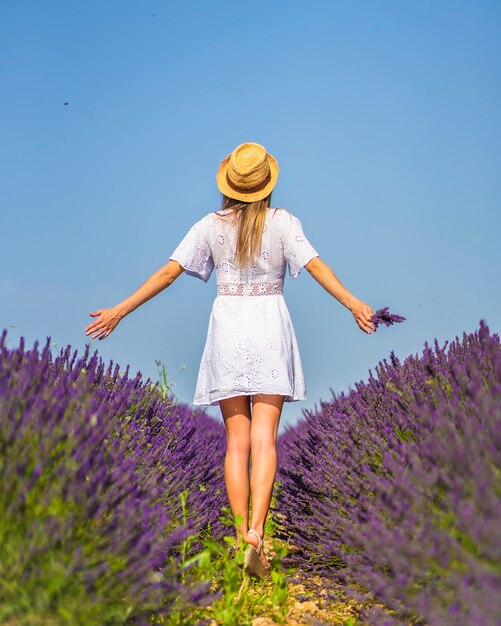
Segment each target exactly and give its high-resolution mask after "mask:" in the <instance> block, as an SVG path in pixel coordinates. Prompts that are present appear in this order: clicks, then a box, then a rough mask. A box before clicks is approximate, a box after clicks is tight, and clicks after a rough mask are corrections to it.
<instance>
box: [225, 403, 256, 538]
mask: <svg viewBox="0 0 501 626" xmlns="http://www.w3.org/2000/svg"><path fill="white" fill-rule="evenodd" d="M219 407H220V408H221V413H222V415H223V418H224V423H225V426H226V457H225V460H224V482H225V484H226V492H227V494H228V500H229V502H230V509H231V512H232V514H233V516H234V517H236V516H237V515H241V516H242V520H243V521H242V524H241V525H240V526H239V527H238V528H237V543H238V542H240V541H241V540H242V539H243V538H244V537H245V535H246V534H247V530H248V528H249V455H250V432H251V411H250V398H249V396H236V397H234V398H228V399H226V400H221V401H220V402H219Z"/></svg>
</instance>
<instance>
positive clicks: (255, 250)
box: [221, 193, 271, 269]
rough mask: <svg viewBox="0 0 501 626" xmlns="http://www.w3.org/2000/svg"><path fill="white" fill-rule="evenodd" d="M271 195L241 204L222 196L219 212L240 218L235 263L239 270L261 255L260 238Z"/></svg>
mask: <svg viewBox="0 0 501 626" xmlns="http://www.w3.org/2000/svg"><path fill="white" fill-rule="evenodd" d="M270 202H271V193H270V195H269V196H266V198H263V199H262V200H258V201H257V202H242V201H241V200H235V199H234V198H229V197H228V196H225V195H224V194H223V199H222V202H221V211H223V210H225V209H229V211H228V213H225V215H226V216H232V217H234V218H236V217H237V216H239V217H240V219H239V225H238V233H237V250H236V259H235V260H236V263H237V265H238V267H240V269H242V268H244V267H246V266H248V265H250V263H251V262H252V261H253V260H254V259H255V258H256V257H257V256H258V255H259V254H260V253H261V236H262V234H263V228H264V221H265V219H266V209H267V208H268V207H269V206H270Z"/></svg>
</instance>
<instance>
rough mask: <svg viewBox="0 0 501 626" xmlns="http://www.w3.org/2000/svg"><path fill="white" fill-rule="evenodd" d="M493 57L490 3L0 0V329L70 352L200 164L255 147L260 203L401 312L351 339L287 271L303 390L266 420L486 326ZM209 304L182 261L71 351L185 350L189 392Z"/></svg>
mask: <svg viewBox="0 0 501 626" xmlns="http://www.w3.org/2000/svg"><path fill="white" fill-rule="evenodd" d="M500 59H501V4H500V3H499V2H485V1H480V2H472V1H470V2H461V1H442V2H436V1H420V2H410V1H409V2H401V1H396V0H395V1H393V2H390V1H384V0H381V1H378V2H374V1H372V2H368V1H358V2H351V1H348V0H346V1H344V2H337V1H325V2H323V1H315V0H310V1H302V2H298V1H295V0H293V1H291V0H283V1H276V2H269V1H255V2H252V3H249V2H245V3H244V2H226V1H221V2H206V1H195V2H175V3H174V2H160V1H158V0H157V1H153V0H145V1H142V2H140V1H136V2H131V1H124V0H107V1H105V2H103V1H99V2H98V1H97V0H86V1H85V2H68V0H64V1H63V0H60V1H53V0H44V2H40V1H39V0H36V1H35V0H31V1H19V2H17V1H16V2H14V1H10V2H8V1H6V0H3V1H1V2H0V119H1V130H0V133H1V136H0V161H1V162H0V179H1V184H0V213H1V232H2V237H1V246H0V328H5V327H7V328H8V327H9V326H11V325H14V326H15V327H14V328H13V329H11V330H10V337H11V344H10V345H12V346H14V345H16V344H17V342H18V339H19V337H20V336H24V337H25V338H26V341H27V342H28V345H31V344H32V343H33V342H34V341H35V340H36V339H38V340H40V341H41V342H42V343H45V340H46V337H47V336H50V337H51V338H52V341H53V342H55V343H56V344H57V346H58V347H64V346H66V344H68V343H69V344H71V345H72V346H73V347H74V348H76V349H78V350H79V352H81V351H82V350H83V349H84V347H85V344H86V342H88V341H89V338H88V337H86V335H85V333H84V328H85V326H86V325H87V324H88V323H89V321H90V320H91V318H90V317H89V315H88V314H89V312H90V311H94V310H95V309H97V308H101V307H110V306H113V305H114V304H116V303H118V302H119V301H121V300H122V299H123V298H125V297H127V296H128V295H130V294H131V293H132V292H133V291H134V290H135V289H136V288H137V287H138V286H139V285H140V284H141V283H142V282H144V280H146V278H147V277H148V276H150V275H151V274H152V273H153V272H154V271H155V270H156V269H157V268H158V267H160V266H162V265H164V264H165V263H166V262H167V260H168V258H169V255H170V253H171V252H172V251H173V250H174V248H175V247H176V245H177V244H178V242H179V241H180V239H181V238H182V237H183V236H184V234H185V233H186V231H187V230H188V228H189V227H190V226H191V225H192V224H193V223H194V222H195V221H196V220H198V219H199V218H200V217H202V216H203V215H205V214H206V213H208V212H209V211H212V210H216V209H217V208H218V207H219V203H220V195H219V192H218V190H217V187H216V182H215V172H216V169H217V167H218V165H219V162H220V161H221V159H222V158H223V157H224V156H226V155H227V154H228V153H229V152H230V151H231V150H232V149H233V148H234V147H235V146H236V145H238V144H239V143H242V142H244V141H256V142H259V143H262V144H263V145H265V146H266V148H267V149H268V150H269V152H271V153H272V154H273V155H274V156H275V157H276V158H277V159H278V162H279V165H280V176H279V180H278V183H277V186H276V188H275V192H274V194H273V204H274V206H281V207H285V208H287V209H289V210H290V211H291V212H292V213H294V214H295V215H297V216H298V217H299V219H300V220H301V222H302V224H303V227H304V230H305V233H306V234H307V236H308V238H309V239H310V241H311V242H312V244H313V245H314V246H315V247H316V248H317V250H318V251H319V253H320V256H321V258H323V259H324V260H325V261H326V262H327V263H328V264H329V265H331V267H332V268H333V270H334V271H335V273H336V274H337V276H338V277H339V279H340V280H341V281H342V282H343V283H344V284H345V286H346V287H347V288H348V289H350V291H352V293H354V294H355V295H356V296H357V297H359V298H360V299H362V300H364V301H365V302H368V303H369V304H370V305H371V306H372V307H373V309H374V310H376V309H377V308H381V307H384V306H389V307H390V310H392V311H393V312H395V313H399V314H401V315H404V316H405V317H407V321H406V322H404V323H403V324H400V325H398V326H395V327H392V328H385V327H383V328H381V330H379V331H378V332H377V333H376V334H372V335H370V336H369V335H366V334H365V333H363V332H362V331H361V330H360V329H359V328H358V326H357V325H356V324H355V322H354V320H353V318H352V315H351V313H350V312H349V311H348V310H347V309H345V308H344V307H343V306H342V305H340V304H339V303H338V302H337V301H336V300H334V299H333V298H331V297H330V296H329V295H328V294H327V293H326V292H325V291H323V290H322V288H321V287H320V286H319V285H318V284H317V283H315V281H314V280H313V279H312V278H311V277H310V276H309V275H308V273H307V272H306V271H304V270H303V272H302V273H301V275H300V276H299V278H297V279H296V280H290V279H289V280H288V281H287V282H286V287H285V296H286V300H287V303H288V306H289V310H290V312H291V316H292V319H293V322H294V324H295V328H296V334H297V337H298V341H299V345H300V348H301V355H302V360H303V367H304V370H305V376H306V383H307V390H308V400H306V401H304V402H300V403H293V404H290V405H288V406H286V409H285V411H284V419H283V424H285V423H294V422H295V420H296V419H297V418H298V417H299V416H300V415H301V411H302V409H304V408H313V406H314V404H315V403H316V402H318V401H319V400H320V399H324V400H327V399H329V398H330V389H333V390H335V391H341V390H345V391H347V390H348V388H349V387H350V386H351V387H353V386H354V385H355V383H356V382H357V381H359V380H365V379H366V378H367V377H368V373H369V369H372V370H373V371H374V367H375V365H376V364H377V363H378V362H379V360H380V359H382V358H385V357H388V355H389V353H390V350H392V349H393V350H395V352H396V354H397V356H399V357H400V358H402V359H403V358H405V357H406V356H407V355H408V354H410V353H416V352H419V353H420V352H421V349H422V347H423V344H424V342H425V341H429V342H433V340H434V338H435V337H436V338H437V339H438V340H439V342H440V343H443V342H444V341H445V340H446V339H449V340H452V339H454V337H455V336H456V335H459V336H461V335H462V333H463V331H465V332H471V331H473V330H475V329H476V328H477V327H478V322H479V320H480V319H485V320H486V321H487V323H488V325H489V327H490V328H491V331H496V332H499V331H500V328H501V290H500V289H499V274H500V270H501V246H500V243H499V236H500V233H501V228H500V226H501V217H500V197H501V196H500V186H501V183H500V180H501V177H500V175H499V173H500V172H501V154H500V152H501V151H500V146H501V141H500V139H501V137H500V134H501V131H500V124H499V112H500V111H501V101H500V100H501V98H500V95H501V90H500V83H501V74H500V72H499V62H500ZM65 102H68V104H67V105H65V104H64V103H65ZM214 297H215V276H213V277H212V278H211V280H210V281H209V283H208V284H204V283H203V282H202V281H199V280H197V279H195V278H192V277H189V276H186V275H183V276H181V277H180V278H179V279H178V281H177V282H176V283H174V285H173V286H172V287H171V288H170V289H167V290H166V291H164V292H162V293H161V294H160V295H158V296H157V297H156V298H154V299H153V300H150V301H149V302H147V303H146V304H145V305H143V306H142V307H140V308H139V309H138V310H136V311H134V312H133V313H132V314H131V315H130V316H129V317H127V318H125V319H124V320H123V321H122V322H121V324H120V325H119V326H118V327H117V328H116V330H115V331H114V332H113V333H112V335H110V336H109V337H108V338H107V339H105V340H104V341H97V340H93V341H92V342H91V343H92V349H95V348H98V350H99V353H100V354H101V356H102V357H103V358H104V359H105V360H106V361H108V360H109V359H113V360H114V362H115V363H119V364H120V365H121V366H122V368H123V369H124V368H125V366H126V365H127V364H130V366H131V370H132V373H133V374H135V372H136V371H137V370H140V371H141V372H142V373H143V375H144V377H145V378H147V377H148V376H151V377H152V378H155V377H156V373H157V372H156V366H155V360H156V359H158V360H161V361H162V362H164V363H165V364H166V365H167V368H168V371H169V374H170V376H172V377H174V376H175V375H176V374H177V372H178V371H179V368H180V366H181V365H186V366H187V368H186V370H185V371H184V372H183V373H182V374H180V375H179V377H178V378H176V387H175V391H176V393H177V395H178V397H180V399H181V400H183V401H186V402H191V400H192V397H193V392H194V388H195V381H196V376H197V373H198V366H199V361H200V356H201V353H202V349H203V345H204V342H205V337H206V332H207V323H208V318H209V313H210V308H211V305H212V301H213V299H214ZM211 412H212V413H213V414H218V410H217V409H214V410H211Z"/></svg>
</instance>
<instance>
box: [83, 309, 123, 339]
mask: <svg viewBox="0 0 501 626" xmlns="http://www.w3.org/2000/svg"><path fill="white" fill-rule="evenodd" d="M89 315H92V317H96V316H99V318H98V319H97V320H94V321H93V322H92V324H89V325H88V326H87V328H86V329H85V334H86V335H91V338H92V339H95V338H96V337H99V341H101V339H104V338H105V337H107V336H108V335H109V334H110V333H111V331H112V330H113V329H114V328H115V327H116V326H117V324H118V322H120V320H121V319H122V317H123V316H122V315H121V314H120V313H119V311H117V309H116V308H115V307H113V308H112V309H98V310H97V311H93V312H92V313H89Z"/></svg>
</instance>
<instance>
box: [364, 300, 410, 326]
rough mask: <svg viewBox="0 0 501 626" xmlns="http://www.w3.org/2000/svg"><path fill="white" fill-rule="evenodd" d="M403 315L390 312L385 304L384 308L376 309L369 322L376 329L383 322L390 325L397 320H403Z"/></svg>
mask: <svg viewBox="0 0 501 626" xmlns="http://www.w3.org/2000/svg"><path fill="white" fill-rule="evenodd" d="M405 319H406V318H405V317H402V316H401V315H396V314H395V313H390V310H389V308H388V307H387V306H385V307H384V309H378V310H377V311H376V312H375V313H374V315H373V316H372V317H371V322H372V323H373V324H374V326H375V327H376V330H377V329H378V326H379V324H384V325H385V326H392V325H393V324H396V323H397V322H404V321H405Z"/></svg>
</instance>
